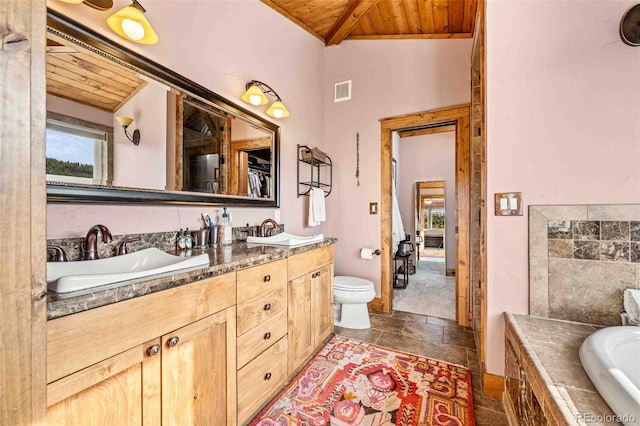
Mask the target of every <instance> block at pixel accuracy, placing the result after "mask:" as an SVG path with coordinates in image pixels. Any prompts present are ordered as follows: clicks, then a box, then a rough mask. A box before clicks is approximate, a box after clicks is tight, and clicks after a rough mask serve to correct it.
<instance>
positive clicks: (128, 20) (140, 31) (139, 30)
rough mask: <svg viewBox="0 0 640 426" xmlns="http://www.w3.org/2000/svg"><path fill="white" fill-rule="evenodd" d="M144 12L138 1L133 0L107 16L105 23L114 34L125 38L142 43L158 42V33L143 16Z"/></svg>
mask: <svg viewBox="0 0 640 426" xmlns="http://www.w3.org/2000/svg"><path fill="white" fill-rule="evenodd" d="M145 12H146V10H145V9H144V7H142V5H141V4H140V3H138V0H133V2H132V3H131V4H130V5H129V6H126V7H124V8H123V9H120V11H118V12H116V13H114V14H113V15H111V16H109V17H108V18H107V25H109V27H110V28H111V29H112V30H113V31H114V32H115V33H116V34H118V35H119V36H121V37H124V38H126V39H127V40H131V41H134V42H136V43H142V44H155V43H157V42H158V34H156V32H155V31H154V30H153V27H151V24H150V23H149V21H147V18H145V16H144V14H145Z"/></svg>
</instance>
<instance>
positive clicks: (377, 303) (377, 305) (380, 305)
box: [367, 297, 391, 313]
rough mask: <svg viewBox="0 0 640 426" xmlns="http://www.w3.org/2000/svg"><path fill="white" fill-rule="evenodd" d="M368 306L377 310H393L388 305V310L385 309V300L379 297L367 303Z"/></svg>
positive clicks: (387, 311) (371, 309) (372, 309)
mask: <svg viewBox="0 0 640 426" xmlns="http://www.w3.org/2000/svg"><path fill="white" fill-rule="evenodd" d="M367 307H368V308H369V310H370V311H375V312H386V313H389V312H390V311H391V310H390V309H389V308H388V307H386V310H385V306H384V302H383V301H382V299H381V298H379V297H376V298H375V299H373V300H372V301H371V302H369V303H367Z"/></svg>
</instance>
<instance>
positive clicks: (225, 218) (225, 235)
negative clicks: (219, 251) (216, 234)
mask: <svg viewBox="0 0 640 426" xmlns="http://www.w3.org/2000/svg"><path fill="white" fill-rule="evenodd" d="M223 210H224V212H223V213H222V225H221V228H220V233H221V235H220V237H221V238H220V239H221V240H222V241H220V242H221V243H222V245H229V244H231V243H232V242H233V228H232V227H231V222H230V220H229V214H228V213H227V208H226V207H223Z"/></svg>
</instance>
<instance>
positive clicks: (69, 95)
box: [47, 34, 146, 112]
mask: <svg viewBox="0 0 640 426" xmlns="http://www.w3.org/2000/svg"><path fill="white" fill-rule="evenodd" d="M145 84H146V83H145V82H144V81H143V80H142V79H140V78H139V77H138V73H136V72H135V71H133V70H131V69H129V68H126V67H124V66H120V65H118V64H116V63H115V62H113V61H111V60H109V59H106V58H103V57H102V56H100V55H98V54H96V53H93V52H90V51H88V50H84V49H80V48H78V47H77V46H74V45H73V44H71V43H69V42H67V41H66V40H64V39H62V38H60V37H56V36H54V35H51V34H50V35H48V38H47V93H48V94H51V95H54V96H58V97H60V98H65V99H69V100H72V101H75V102H79V103H81V104H84V105H89V106H92V107H95V108H98V109H101V110H103V111H108V112H114V111H116V110H117V109H118V108H120V106H121V105H123V104H124V103H125V102H126V101H127V100H128V99H129V98H131V97H132V96H133V95H134V94H135V93H136V92H137V91H138V90H140V89H141V88H142V87H143V86H144V85H145Z"/></svg>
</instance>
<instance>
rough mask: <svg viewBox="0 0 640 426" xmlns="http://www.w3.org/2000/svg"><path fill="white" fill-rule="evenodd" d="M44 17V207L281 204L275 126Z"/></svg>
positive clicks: (77, 27) (71, 24) (86, 32)
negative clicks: (60, 204)
mask: <svg viewBox="0 0 640 426" xmlns="http://www.w3.org/2000/svg"><path fill="white" fill-rule="evenodd" d="M47 17H48V19H47V26H48V31H47V130H46V151H47V196H48V201H49V202H80V203H105V202H115V203H140V202H145V203H154V204H167V203H168V204H173V203H179V204H187V203H194V204H225V205H243V206H263V207H270V206H278V205H279V191H278V190H279V181H278V178H279V146H280V139H279V138H280V128H279V126H277V125H275V124H273V123H271V122H269V121H267V120H264V119H262V118H261V117H260V116H258V115H255V114H253V113H251V112H250V111H247V110H245V109H243V108H241V107H239V106H237V105H235V104H234V103H232V102H229V101H228V100H226V99H224V98H222V97H220V96H219V95H217V94H215V93H213V92H211V91H209V90H207V89H206V88H204V87H202V86H200V85H198V84H197V83H195V82H193V81H190V80H188V79H186V78H184V77H182V76H180V75H178V74H176V73H174V72H172V71H171V70H169V69H167V68H165V67H163V66H161V65H159V64H157V63H155V62H153V61H150V60H148V59H146V58H144V57H142V56H141V55H139V54H136V53H134V52H132V51H130V50H128V49H126V48H124V47H122V46H120V45H118V44H117V43H115V42H112V41H110V40H108V39H106V38H104V37H102V36H101V35H99V34H97V33H95V32H94V31H92V30H90V29H88V28H86V27H84V26H82V25H81V24H79V23H77V22H75V21H72V20H70V19H69V18H67V17H65V16H64V15H61V14H59V13H58V12H55V11H53V10H51V9H49V10H48V15H47ZM116 117H128V118H132V119H133V122H132V123H131V124H129V126H128V127H127V128H126V129H123V127H122V126H121V124H120V122H119V121H118V119H116ZM134 132H138V135H134ZM138 136H139V143H137V144H136V143H135V142H138V139H137V137H138Z"/></svg>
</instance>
